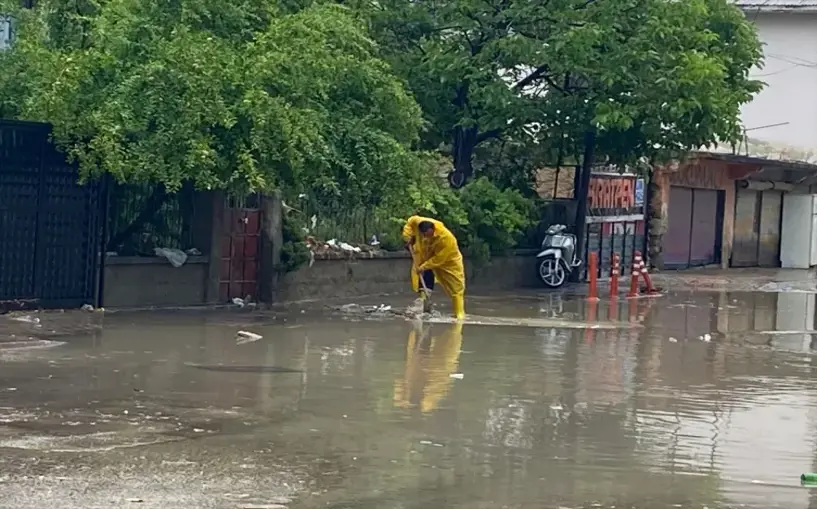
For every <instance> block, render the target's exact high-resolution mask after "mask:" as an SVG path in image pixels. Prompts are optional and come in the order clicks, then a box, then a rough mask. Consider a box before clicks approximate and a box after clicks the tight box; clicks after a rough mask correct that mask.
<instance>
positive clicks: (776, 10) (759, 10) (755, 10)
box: [737, 4, 817, 14]
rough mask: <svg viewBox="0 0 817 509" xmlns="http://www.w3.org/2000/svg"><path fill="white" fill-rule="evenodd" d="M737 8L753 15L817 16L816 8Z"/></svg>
mask: <svg viewBox="0 0 817 509" xmlns="http://www.w3.org/2000/svg"><path fill="white" fill-rule="evenodd" d="M737 6H738V8H739V9H740V10H742V11H744V12H745V13H747V14H755V13H764V14H766V13H769V14H770V13H786V14H817V6H811V5H809V6H804V7H791V6H783V5H780V6H775V5H740V4H737Z"/></svg>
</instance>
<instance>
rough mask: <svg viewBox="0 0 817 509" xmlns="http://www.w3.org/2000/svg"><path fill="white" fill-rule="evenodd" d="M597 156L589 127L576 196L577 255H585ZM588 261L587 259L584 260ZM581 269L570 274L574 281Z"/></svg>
mask: <svg viewBox="0 0 817 509" xmlns="http://www.w3.org/2000/svg"><path fill="white" fill-rule="evenodd" d="M595 156H596V131H595V129H592V128H591V129H588V131H587V132H586V133H585V134H584V157H583V158H582V170H581V178H580V179H578V180H579V187H578V188H577V189H576V190H575V192H574V195H575V196H576V256H579V257H584V249H585V244H586V243H585V238H584V237H585V230H586V224H585V223H586V221H587V195H588V194H589V192H590V176H591V174H592V172H593V159H594V158H595ZM583 261H584V262H585V263H587V260H583ZM580 273H581V271H579V270H576V271H575V272H573V273H572V274H571V275H570V276H571V279H572V280H573V281H578V280H579V275H580Z"/></svg>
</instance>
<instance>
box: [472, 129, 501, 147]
mask: <svg viewBox="0 0 817 509" xmlns="http://www.w3.org/2000/svg"><path fill="white" fill-rule="evenodd" d="M500 134H502V129H491V130H490V131H485V132H484V133H481V134H478V135H477V141H476V143H475V145H479V144H480V143H482V142H483V141H485V140H490V139H492V138H499V135H500Z"/></svg>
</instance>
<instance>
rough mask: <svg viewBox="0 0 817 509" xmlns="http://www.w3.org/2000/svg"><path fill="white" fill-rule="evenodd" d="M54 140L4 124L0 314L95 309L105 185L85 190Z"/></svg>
mask: <svg viewBox="0 0 817 509" xmlns="http://www.w3.org/2000/svg"><path fill="white" fill-rule="evenodd" d="M49 135H50V127H49V126H48V125H46V124H37V123H28V122H10V121H0V311H2V309H3V308H5V309H9V308H14V307H44V308H48V307H64V308H69V307H79V306H81V305H83V304H86V303H88V304H96V303H97V299H96V294H97V291H96V289H97V282H98V275H99V269H100V249H101V246H102V235H103V231H102V224H103V223H102V218H103V214H102V200H101V196H102V193H101V185H100V184H99V183H97V182H94V183H89V184H87V185H80V184H79V183H78V178H79V173H78V170H77V167H76V165H73V164H70V163H68V162H67V161H66V158H65V156H64V155H63V154H62V153H60V152H59V151H57V150H56V148H55V147H54V146H53V145H52V144H51V143H50V141H49Z"/></svg>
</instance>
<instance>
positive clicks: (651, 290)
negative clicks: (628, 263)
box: [636, 252, 658, 295]
mask: <svg viewBox="0 0 817 509" xmlns="http://www.w3.org/2000/svg"><path fill="white" fill-rule="evenodd" d="M640 255H641V253H638V252H636V256H640ZM641 277H643V278H644V284H645V285H646V286H647V294H649V295H652V294H656V293H658V292H657V291H656V289H655V287H654V286H653V285H652V278H651V277H650V273H649V271H648V270H647V264H646V263H644V262H641Z"/></svg>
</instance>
